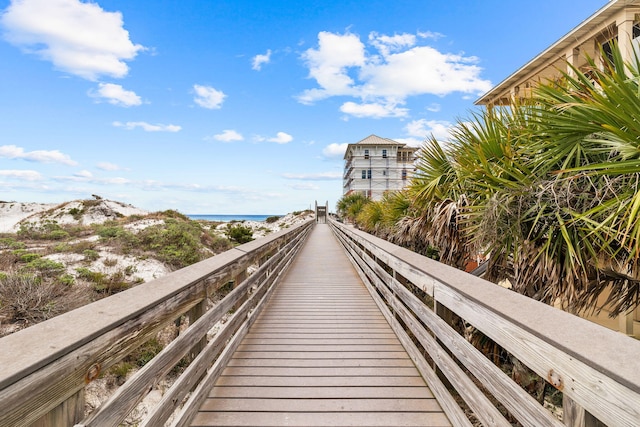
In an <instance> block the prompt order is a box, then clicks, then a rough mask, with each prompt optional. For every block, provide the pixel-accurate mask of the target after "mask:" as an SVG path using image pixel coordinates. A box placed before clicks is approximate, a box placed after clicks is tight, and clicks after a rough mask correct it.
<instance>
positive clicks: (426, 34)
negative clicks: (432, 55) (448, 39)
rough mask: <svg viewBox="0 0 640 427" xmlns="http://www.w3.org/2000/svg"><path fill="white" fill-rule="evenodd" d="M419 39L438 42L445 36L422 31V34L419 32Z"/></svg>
mask: <svg viewBox="0 0 640 427" xmlns="http://www.w3.org/2000/svg"><path fill="white" fill-rule="evenodd" d="M418 37H420V38H423V39H434V40H438V39H441V38H442V37H444V34H442V33H437V32H433V31H421V32H420V31H419V32H418Z"/></svg>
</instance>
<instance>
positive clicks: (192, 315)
mask: <svg viewBox="0 0 640 427" xmlns="http://www.w3.org/2000/svg"><path fill="white" fill-rule="evenodd" d="M206 311H207V298H206V297H205V298H204V299H203V300H202V301H200V302H199V303H198V304H196V305H195V306H194V307H193V308H192V309H191V310H189V312H188V313H187V316H188V317H189V327H191V326H192V325H193V324H194V323H195V322H196V320H198V319H199V318H200V317H201V316H202V315H203V314H204V313H205V312H206ZM206 345H207V337H206V335H205V336H204V337H202V339H201V340H200V341H199V342H198V343H197V344H196V345H194V346H193V347H192V348H191V351H190V352H189V359H190V360H193V359H195V358H196V356H197V355H198V354H199V353H200V352H201V351H202V350H203V349H204V348H205V346H206Z"/></svg>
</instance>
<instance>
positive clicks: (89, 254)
mask: <svg viewBox="0 0 640 427" xmlns="http://www.w3.org/2000/svg"><path fill="white" fill-rule="evenodd" d="M82 255H84V259H85V260H87V261H95V260H97V259H98V258H100V254H99V253H98V251H94V250H93V249H85V250H84V251H83V252H82Z"/></svg>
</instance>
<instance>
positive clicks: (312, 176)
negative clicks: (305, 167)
mask: <svg viewBox="0 0 640 427" xmlns="http://www.w3.org/2000/svg"><path fill="white" fill-rule="evenodd" d="M282 177H283V178H286V179H299V180H301V181H333V180H338V179H342V173H341V172H320V173H298V174H296V173H284V174H282Z"/></svg>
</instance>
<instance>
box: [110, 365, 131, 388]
mask: <svg viewBox="0 0 640 427" xmlns="http://www.w3.org/2000/svg"><path fill="white" fill-rule="evenodd" d="M133 368H134V365H133V364H132V363H130V362H120V363H117V364H115V365H113V366H112V367H111V368H109V373H110V374H111V375H113V376H114V377H115V379H116V384H118V385H122V384H124V382H125V380H126V379H127V375H128V374H129V372H131V370H132V369H133Z"/></svg>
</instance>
